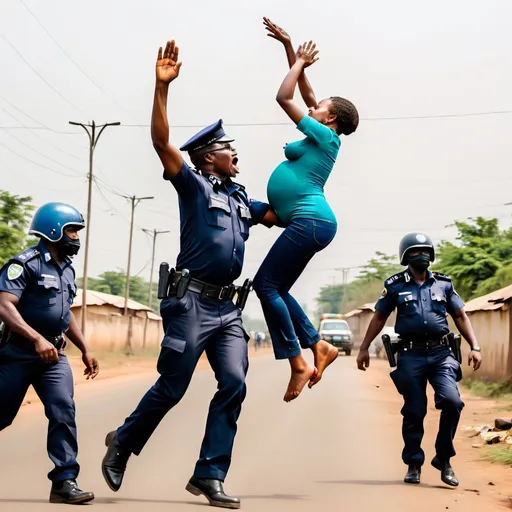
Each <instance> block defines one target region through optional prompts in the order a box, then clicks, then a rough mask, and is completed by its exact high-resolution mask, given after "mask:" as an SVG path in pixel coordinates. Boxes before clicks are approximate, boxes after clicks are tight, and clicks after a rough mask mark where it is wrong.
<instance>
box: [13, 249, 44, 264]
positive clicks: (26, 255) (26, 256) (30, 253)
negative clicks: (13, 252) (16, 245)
mask: <svg viewBox="0 0 512 512" xmlns="http://www.w3.org/2000/svg"><path fill="white" fill-rule="evenodd" d="M36 256H39V250H38V249H37V248H36V247H31V248H30V249H26V250H25V251H23V252H21V253H20V254H18V255H17V256H15V257H14V258H12V259H13V260H16V261H19V262H20V263H27V262H28V261H30V260H33V259H34V258H35V257H36Z"/></svg>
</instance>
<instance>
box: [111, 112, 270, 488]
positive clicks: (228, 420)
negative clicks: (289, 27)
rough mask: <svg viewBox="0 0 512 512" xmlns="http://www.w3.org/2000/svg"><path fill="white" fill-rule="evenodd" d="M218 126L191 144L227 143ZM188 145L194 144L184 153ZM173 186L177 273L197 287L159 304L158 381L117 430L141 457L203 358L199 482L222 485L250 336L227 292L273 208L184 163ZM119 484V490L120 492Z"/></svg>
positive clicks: (243, 392)
mask: <svg viewBox="0 0 512 512" xmlns="http://www.w3.org/2000/svg"><path fill="white" fill-rule="evenodd" d="M219 123H220V122H219ZM219 123H215V124H214V125H212V126H210V127H207V128H206V129H205V130H203V131H202V132H200V133H199V134H198V135H196V136H195V137H194V138H193V139H191V140H192V141H197V140H199V139H200V138H202V139H203V142H204V143H205V145H207V144H208V143H211V142H213V141H214V140H215V141H222V142H224V141H226V138H225V137H224V138H222V137H218V136H217V138H215V136H216V135H218V134H224V131H223V129H222V124H221V123H220V124H219ZM210 135H212V136H211V137H210ZM205 136H206V138H207V139H208V140H206V141H204V139H205ZM229 141H232V139H229ZM191 145H192V143H191V141H189V143H187V145H185V146H183V147H182V148H181V149H188V148H189V147H190V146H191ZM164 178H165V174H164ZM166 179H167V178H166ZM170 181H171V183H172V185H173V186H174V188H175V189H176V191H177V192H178V195H179V208H180V220H181V249H180V253H179V255H178V259H177V264H176V269H177V270H178V271H181V270H185V269H187V270H189V271H190V276H191V277H192V278H193V279H194V280H197V281H196V283H195V286H194V287H191V288H188V289H187V291H186V292H185V294H184V296H183V297H182V298H178V297H176V296H171V297H168V298H166V299H164V300H163V301H162V303H161V306H160V310H161V315H162V318H163V327H164V331H165V336H164V339H163V341H162V350H161V353H160V356H159V359H158V365H157V369H158V372H159V373H160V378H159V379H158V381H157V382H156V384H155V385H154V386H153V387H152V388H151V389H150V390H149V391H148V392H147V393H146V395H145V396H144V397H143V398H142V400H141V402H140V403H139V405H138V407H137V409H136V410H135V411H134V412H133V413H132V414H131V415H130V416H129V417H128V418H127V419H126V421H125V423H124V425H123V426H121V427H120V428H119V429H118V430H117V442H118V443H119V446H120V447H121V449H122V451H123V452H124V451H126V452H128V451H129V452H131V453H135V454H137V455H138V454H139V453H140V452H141V450H142V448H143V447H144V445H145V444H146V442H147V441H148V440H149V438H150V437H151V435H152V433H153V431H154V430H155V428H156V427H157V425H158V424H159V423H160V421H161V420H162V419H163V417H164V416H165V415H166V413H167V412H168V411H169V410H170V409H171V408H172V407H174V406H175V405H176V404H177V403H178V402H179V401H180V400H181V398H182V397H183V395H184V394H185V391H186V390H187V388H188V385H189V383H190V380H191V378H192V374H193V372H194V369H195V367H196V365H197V362H198V360H199V358H200V356H201V354H202V353H203V352H205V351H206V355H207V357H208V360H209V362H210V365H211V367H212V369H213V371H214V372H215V377H216V379H217V382H218V390H217V393H216V394H215V396H214V398H213V400H212V402H211V404H210V410H209V414H208V420H207V424H206V432H205V436H204V439H203V443H202V446H201V452H200V456H199V460H198V461H197V464H196V467H195V471H194V477H196V478H203V479H204V478H206V479H217V480H221V481H223V480H224V478H225V477H226V474H227V472H228V469H229V465H230V463H231V453H232V449H233V442H234V438H235V434H236V429H237V426H236V422H237V419H238V417H239V415H240V411H241V407H242V402H243V400H244V398H245V395H246V386H245V377H246V374H247V369H248V354H247V341H248V339H249V336H248V335H247V333H246V332H245V330H244V328H243V327H242V314H241V311H240V309H239V308H237V307H236V306H235V305H234V303H233V300H232V299H233V295H232V293H231V292H230V290H232V286H230V285H232V283H233V281H234V280H235V279H237V278H238V277H239V276H240V274H241V271H242V264H243V258H244V250H245V241H246V240H247V239H248V237H249V227H250V226H252V225H253V224H256V223H257V221H259V220H260V219H261V218H263V217H264V215H265V214H266V212H267V211H268V209H269V206H268V205H267V204H265V203H260V202H258V201H251V200H249V199H248V197H247V194H246V192H245V190H244V187H242V186H241V185H238V184H236V183H234V182H233V181H231V180H230V179H226V180H225V181H223V182H222V181H221V180H220V179H218V178H216V177H215V176H212V175H208V174H204V175H203V174H200V173H199V172H197V171H195V170H193V169H192V168H191V167H189V166H188V165H187V164H186V163H183V166H182V168H181V171H180V172H179V173H178V174H177V175H176V176H175V177H174V178H172V179H170ZM198 283H199V284H198ZM200 283H202V284H200ZM192 289H193V290H194V291H192ZM116 463H117V462H116ZM109 464H112V463H111V462H109V460H106V461H105V462H104V465H105V467H106V470H107V471H108V466H109ZM107 481H108V480H107ZM118 482H119V483H118V484H116V486H117V485H119V486H120V481H119V480H118ZM109 485H112V484H109ZM114 490H117V489H114Z"/></svg>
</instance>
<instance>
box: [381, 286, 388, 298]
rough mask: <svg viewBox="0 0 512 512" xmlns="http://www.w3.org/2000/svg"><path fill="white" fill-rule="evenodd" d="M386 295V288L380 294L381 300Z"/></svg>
mask: <svg viewBox="0 0 512 512" xmlns="http://www.w3.org/2000/svg"><path fill="white" fill-rule="evenodd" d="M387 294H388V291H387V289H386V288H384V289H383V290H382V292H381V294H380V298H381V299H383V298H384V297H385V296H386V295H387Z"/></svg>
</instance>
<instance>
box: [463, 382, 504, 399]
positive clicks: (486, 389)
mask: <svg viewBox="0 0 512 512" xmlns="http://www.w3.org/2000/svg"><path fill="white" fill-rule="evenodd" d="M462 383H463V385H464V386H465V387H466V388H467V389H468V390H469V391H471V393H473V394H474V395H477V396H482V397H485V398H500V399H505V400H512V381H511V379H509V380H508V381H505V382H491V381H486V380H482V379H464V380H463V381H462Z"/></svg>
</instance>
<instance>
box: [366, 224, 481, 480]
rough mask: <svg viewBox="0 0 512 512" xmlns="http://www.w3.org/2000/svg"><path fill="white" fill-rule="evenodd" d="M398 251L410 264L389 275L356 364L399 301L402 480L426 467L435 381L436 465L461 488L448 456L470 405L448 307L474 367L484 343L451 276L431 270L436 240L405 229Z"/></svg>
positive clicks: (396, 373) (395, 379)
mask: <svg viewBox="0 0 512 512" xmlns="http://www.w3.org/2000/svg"><path fill="white" fill-rule="evenodd" d="M399 255H400V263H401V264H402V265H404V266H405V265H406V266H407V269H406V270H404V271H403V272H399V273H398V274H395V275H393V276H391V277H390V278H389V279H387V280H386V281H385V283H384V289H383V291H382V294H381V296H380V298H379V300H378V301H377V304H376V305H375V314H374V316H373V318H372V320H371V322H370V325H369V326H368V330H367V331H366V334H365V337H364V340H363V343H362V345H361V348H360V350H359V354H358V356H357V366H358V368H359V369H360V370H363V371H365V370H366V368H368V367H369V365H370V356H369V353H368V348H369V347H370V345H371V343H372V341H373V340H374V339H375V337H376V336H377V335H378V334H379V333H380V332H381V331H382V328H383V327H384V325H385V324H386V320H387V318H388V317H389V315H390V314H391V313H392V312H393V310H394V309H395V307H396V308H397V316H396V325H395V331H396V332H397V334H398V335H399V336H400V341H399V343H398V348H397V350H398V362H397V369H396V370H394V371H393V372H391V378H392V380H393V382H394V384H395V386H396V388H397V390H398V392H399V393H400V394H401V395H402V396H403V398H404V407H403V408H402V411H401V412H402V415H403V427H402V435H403V439H404V443H405V446H404V450H403V452H402V460H403V461H404V463H405V464H407V465H408V471H407V474H406V476H405V479H404V481H405V482H406V483H410V484H418V483H420V476H421V466H422V465H423V463H424V461H425V454H424V452H423V450H422V448H421V441H422V438H423V433H424V430H423V420H424V418H425V416H426V413H427V394H426V388H427V382H429V383H430V385H431V386H432V387H433V388H434V391H435V405H436V409H439V410H441V419H440V423H439V433H438V435H437V439H436V444H435V449H436V455H435V457H434V458H433V460H432V465H433V466H434V467H435V468H436V469H438V470H439V471H440V472H441V480H442V481H443V482H444V483H445V484H447V485H450V486H453V487H456V486H457V485H459V481H458V480H457V477H456V476H455V473H454V471H453V469H452V467H451V464H450V459H451V458H452V457H453V456H454V455H455V449H454V446H453V439H454V437H455V433H456V430H457V425H458V423H459V418H460V414H461V412H462V409H463V407H464V403H463V402H462V400H461V398H460V394H459V391H458V388H457V382H458V381H459V380H460V379H461V378H462V371H461V367H460V364H459V362H458V361H457V360H456V359H455V357H454V355H453V353H452V351H451V350H450V347H449V345H448V339H449V338H448V334H449V331H450V329H449V326H448V322H447V318H446V316H447V313H448V314H450V315H451V316H452V318H453V320H454V322H455V325H456V326H457V329H458V330H459V332H460V333H461V334H462V336H463V337H464V338H465V339H466V340H467V342H468V343H469V345H470V347H471V352H470V354H469V360H468V364H469V365H471V364H473V369H474V370H477V369H478V368H479V367H480V365H481V362H482V358H481V354H480V347H479V345H478V341H477V339H476V336H475V334H474V332H473V329H472V327H471V323H470V321H469V318H468V316H467V314H466V312H465V310H464V303H463V301H462V299H461V298H460V297H459V295H458V294H457V293H456V292H455V290H454V287H453V283H452V280H451V279H450V277H448V276H446V275H444V274H440V273H437V272H431V271H430V270H428V267H429V266H430V264H431V263H432V262H433V261H434V260H435V248H434V244H433V242H432V240H431V238H430V237H428V236H427V235H425V234H423V233H417V232H415V233H409V234H407V235H405V236H404V237H403V238H402V240H401V242H400V246H399Z"/></svg>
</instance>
